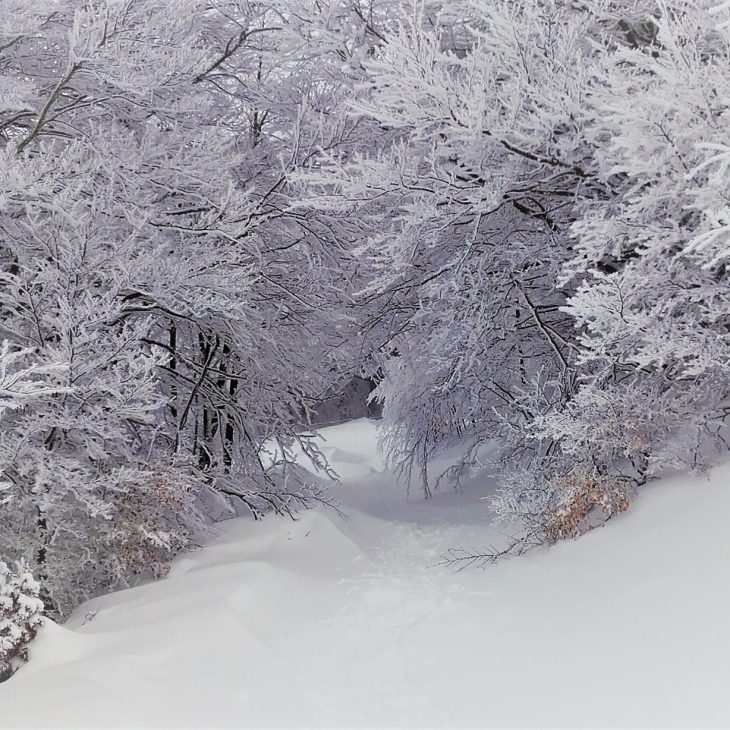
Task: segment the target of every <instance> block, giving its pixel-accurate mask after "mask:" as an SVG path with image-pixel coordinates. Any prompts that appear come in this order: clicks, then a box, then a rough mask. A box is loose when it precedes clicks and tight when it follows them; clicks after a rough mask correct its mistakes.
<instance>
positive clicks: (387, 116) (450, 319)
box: [0, 0, 730, 679]
mask: <svg viewBox="0 0 730 730" xmlns="http://www.w3.org/2000/svg"><path fill="white" fill-rule="evenodd" d="M729 172H730V3H727V2H726V3H722V2H720V0H714V1H713V0H591V1H588V0H174V2H172V1H169V0H34V2H28V1H27V0H0V287H1V288H2V292H3V296H2V298H1V299H0V342H1V343H2V345H1V348H0V679H3V678H7V677H8V676H10V674H12V673H13V671H14V670H15V668H17V666H18V664H19V662H20V660H21V659H22V658H23V656H25V653H26V651H27V643H28V641H29V640H30V638H32V636H33V635H34V634H35V632H36V630H37V627H38V626H39V622H40V621H41V618H40V615H41V614H43V615H44V616H46V617H48V618H50V619H53V620H55V621H63V620H64V619H66V618H67V617H68V616H69V615H70V614H71V612H72V611H73V610H74V609H75V608H76V607H77V606H79V605H80V604H81V603H82V602H84V601H86V600H88V599H90V598H93V597H96V596H100V595H103V594H106V593H108V592H110V591H113V590H117V589H120V588H124V587H128V586H133V585H135V584H136V582H137V581H139V580H140V579H147V578H149V577H161V576H164V575H165V574H166V571H167V570H168V566H169V563H170V561H171V560H172V559H173V558H174V557H175V556H176V555H178V554H181V553H185V552H187V551H190V550H193V549H197V548H199V547H200V546H202V545H204V544H206V543H207V541H208V540H209V539H210V537H211V535H213V534H215V531H216V529H217V525H218V524H219V523H220V522H221V520H225V519H227V518H229V517H232V516H235V515H250V516H252V517H253V518H255V519H256V520H258V519H259V518H262V517H264V516H265V515H267V514H269V513H275V514H279V515H283V516H284V517H285V518H287V519H288V518H289V517H291V516H294V517H296V516H297V515H299V514H300V513H301V512H302V511H303V510H306V509H307V508H309V507H316V506H318V505H322V506H323V508H324V509H329V508H332V509H335V510H336V509H338V507H337V498H336V494H335V492H334V491H333V490H331V489H328V488H327V487H326V486H325V485H324V484H323V482H322V481H321V480H320V479H318V478H313V477H312V474H311V472H310V471H308V470H306V469H303V468H302V466H301V463H300V461H299V460H298V459H297V457H296V454H300V453H303V454H305V455H306V456H307V458H308V459H309V460H310V461H311V462H312V464H314V466H315V467H316V469H317V470H319V473H320V474H322V475H325V476H327V475H329V476H333V474H334V472H335V471H336V469H335V468H334V466H333V465H332V464H331V463H330V461H329V459H328V457H327V454H326V453H324V451H323V450H322V449H321V448H320V446H319V445H318V443H319V442H318V441H317V438H316V436H317V428H318V426H320V425H322V418H321V413H322V408H323V407H324V404H326V403H328V402H331V401H332V399H333V398H336V397H337V396H338V395H339V394H341V393H343V391H346V389H347V388H348V384H350V385H351V384H352V383H353V382H354V381H356V380H357V379H366V380H368V381H369V382H370V383H371V384H372V387H373V390H372V393H371V394H370V400H371V408H375V409H376V410H377V411H378V412H379V411H380V410H381V409H382V420H381V421H380V422H379V431H380V443H381V448H382V451H383V454H384V458H385V460H386V463H387V464H388V465H389V468H391V469H392V470H393V473H395V474H398V475H400V477H401V478H402V479H403V482H404V483H408V484H409V485H410V486H409V489H410V494H411V498H412V499H416V498H417V499H430V498H432V497H434V495H437V494H440V493H442V492H444V491H449V490H453V489H455V488H456V489H458V488H459V485H460V484H461V483H462V482H463V481H464V480H468V479H469V478H470V477H471V475H473V474H474V473H475V472H476V471H478V470H479V469H485V468H488V469H489V470H490V473H491V474H493V475H495V476H496V478H497V487H496V488H495V489H494V490H493V492H492V493H491V496H490V500H489V504H490V509H491V510H492V511H493V514H494V515H495V519H496V521H497V523H498V524H499V525H503V526H504V529H505V530H507V532H508V534H509V536H510V537H509V540H508V541H507V542H506V543H505V545H504V546H498V548H496V549H495V551H494V552H490V551H487V552H484V553H479V554H472V553H470V552H469V551H466V552H458V551H455V552H454V553H452V554H451V555H452V557H451V559H452V560H453V561H456V562H459V561H461V560H464V561H466V562H468V563H471V562H477V563H478V562H480V561H481V562H491V561H493V560H496V559H497V558H499V557H500V555H505V556H509V555H512V554H520V555H523V554H525V553H527V552H529V551H530V550H531V549H532V548H536V547H540V546H545V545H550V544H553V543H556V542H557V541H560V540H562V539H564V538H574V537H576V536H578V535H582V534H584V533H587V532H591V531H592V530H593V528H595V527H597V526H599V525H601V524H603V523H604V522H606V521H607V520H609V519H610V518H611V517H613V516H614V515H617V514H619V513H623V512H625V511H627V510H628V509H629V508H630V505H631V504H632V502H633V501H634V500H635V498H636V495H637V494H638V493H639V492H640V491H641V489H642V487H644V485H646V484H648V483H649V482H652V481H653V480H655V479H656V478H657V477H662V476H664V475H667V474H676V473H678V472H680V473H681V472H685V471H690V470H702V469H706V468H709V467H710V466H711V465H713V464H715V463H718V462H721V461H723V460H727V451H728V448H730V442H728V431H727V417H728V415H730V285H729V284H730V282H729V280H728V274H729V270H728V266H729V265H730V243H729V242H730V175H729V174H728V173H729ZM454 449H457V450H458V454H459V458H458V459H456V460H454V461H453V463H450V464H449V465H448V467H444V468H440V467H439V464H441V463H442V462H440V461H439V459H440V457H441V456H442V455H443V454H446V453H452V452H453V450H454ZM396 488H401V487H396ZM403 488H405V487H403ZM266 519H271V518H269V517H267V518H266ZM579 543H580V541H579ZM457 547H458V545H454V548H457ZM519 559H520V560H521V559H522V558H519Z"/></svg>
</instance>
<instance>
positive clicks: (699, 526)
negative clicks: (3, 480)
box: [0, 421, 730, 728]
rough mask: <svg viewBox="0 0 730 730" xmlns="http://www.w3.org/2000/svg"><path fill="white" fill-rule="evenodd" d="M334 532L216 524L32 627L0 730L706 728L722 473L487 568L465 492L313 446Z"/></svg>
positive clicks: (718, 602)
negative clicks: (576, 536) (322, 458)
mask: <svg viewBox="0 0 730 730" xmlns="http://www.w3.org/2000/svg"><path fill="white" fill-rule="evenodd" d="M325 436H326V438H327V442H326V443H325V445H324V448H325V451H326V452H327V453H328V454H329V456H330V457H331V458H332V459H333V460H334V461H335V465H336V467H337V468H338V470H339V471H340V472H341V473H342V475H343V484H342V485H341V486H339V487H337V489H338V490H339V494H340V496H341V500H342V502H343V505H344V508H345V511H346V512H347V514H348V516H349V519H342V518H341V517H339V516H338V515H337V514H335V513H334V512H331V511H321V510H316V511H310V512H307V513H305V514H302V515H301V517H300V519H299V520H298V521H296V522H292V521H287V520H284V519H275V518H271V519H266V520H264V521H262V522H258V523H256V522H253V521H251V520H247V519H236V520H231V521H229V522H228V523H225V524H224V525H223V527H222V534H221V535H220V537H219V539H218V540H217V541H216V542H215V543H214V544H212V545H211V546H209V547H207V548H206V549H204V550H201V551H199V552H197V553H195V554H190V555H187V556H184V557H182V558H180V559H179V560H177V561H176V563H175V565H174V567H173V569H172V572H171V574H170V576H169V577H168V578H167V579H165V580H162V581H159V582H156V583H152V584H149V585H145V586H141V587H139V588H135V589H132V590H127V591H121V592H119V593H116V594H112V595H108V596H104V597H102V598H100V599H96V600H94V601H91V602H89V603H87V604H86V605H84V606H82V607H81V608H80V609H79V610H78V611H77V613H76V614H75V615H74V617H73V618H72V620H71V621H69V623H68V624H67V625H66V626H63V627H61V626H57V625H54V624H52V623H47V625H46V626H45V627H44V629H43V630H42V632H41V635H40V637H39V639H38V640H37V643H36V644H35V645H34V648H33V652H32V660H31V662H30V664H28V665H27V666H25V667H24V668H23V669H22V670H21V671H20V672H19V673H18V674H17V675H16V676H15V677H14V678H13V679H11V680H10V681H9V682H7V683H5V684H4V685H0V727H3V728H6V727H7V728H11V727H12V728H27V727H74V728H80V727H94V728H102V727H225V726H228V727H234V726H235V727H263V726H284V727H308V726H315V727H363V726H369V727H379V728H383V727H474V726H500V727H505V726H514V725H522V726H524V725H528V726H540V727H546V726H560V727H568V726H580V727H588V726H604V727H605V726H631V727H637V726H649V725H652V726H657V725H660V726H666V727H670V726H692V727H700V726H727V725H729V724H730V700H728V699H727V691H726V688H727V685H728V680H729V679H730V677H729V676H728V674H729V671H728V663H727V657H726V655H727V646H728V645H730V623H729V622H728V620H727V616H728V615H730V540H729V539H728V534H727V515H728V514H730V489H728V486H729V485H728V481H729V480H730V467H725V468H721V469H718V470H716V471H715V472H714V473H713V474H712V476H711V478H709V479H708V478H706V477H704V478H703V477H692V478H690V477H683V478H674V479H668V480H665V481H663V482H660V483H657V484H655V485H653V486H650V487H648V488H647V489H645V491H644V493H643V495H642V496H641V498H640V499H639V501H638V502H637V504H636V505H635V507H634V508H633V509H632V510H631V511H630V512H629V513H627V514H626V515H624V516H622V517H620V518H618V519H615V520H614V521H612V522H611V523H609V525H608V526H606V527H604V528H602V529H599V530H596V531H595V532H593V533H591V534H589V535H587V536H585V537H583V538H581V539H580V540H578V541H570V542H565V543H562V544H560V545H558V546H556V547H554V548H552V549H550V550H547V551H543V552H535V553H533V554H531V555H527V556H525V557H522V558H518V559H514V560H510V561H507V562H503V563H501V564H499V565H497V566H494V567H491V568H488V569H486V570H483V571H481V570H472V571H464V572H461V573H455V572H453V571H449V570H445V569H443V568H439V567H434V563H436V562H437V561H438V559H439V556H440V555H441V554H442V553H443V552H444V551H445V550H446V549H447V548H449V547H454V546H458V545H464V546H468V547H472V546H473V547H478V546H480V545H483V544H486V543H488V542H490V541H491V540H492V539H495V535H494V534H493V533H492V534H490V532H489V529H488V528H487V527H485V526H484V525H485V522H486V521H488V518H489V514H488V511H487V508H486V506H485V502H484V501H482V500H480V499H479V498H480V497H481V496H483V494H484V493H485V491H487V490H488V489H489V488H490V485H489V484H487V483H481V484H480V483H479V482H478V481H475V482H472V483H471V484H468V485H467V487H466V489H465V492H464V493H463V494H461V495H455V494H451V493H446V494H441V495H438V496H437V498H436V499H434V500H433V501H431V502H429V503H424V502H423V501H421V500H420V499H419V498H418V497H417V496H414V497H413V498H411V499H410V500H409V499H407V498H406V496H405V493H404V489H403V487H402V486H401V485H398V484H397V483H396V480H395V479H394V477H393V476H392V475H391V474H389V473H388V472H387V471H385V470H384V469H383V466H382V463H381V461H380V460H379V458H378V456H377V452H376V448H375V432H374V426H373V424H371V423H370V422H367V421H357V422H353V423H349V424H344V425H342V426H338V427H333V428H331V429H326V431H325Z"/></svg>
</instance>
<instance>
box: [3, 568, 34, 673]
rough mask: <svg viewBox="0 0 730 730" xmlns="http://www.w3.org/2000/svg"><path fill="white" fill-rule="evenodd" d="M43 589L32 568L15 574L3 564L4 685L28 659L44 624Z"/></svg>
mask: <svg viewBox="0 0 730 730" xmlns="http://www.w3.org/2000/svg"><path fill="white" fill-rule="evenodd" d="M39 590H40V586H39V585H38V583H37V582H36V581H35V580H34V579H33V575H32V574H31V572H30V571H29V570H28V566H27V565H26V564H25V563H23V562H18V563H16V567H15V570H12V569H11V568H10V567H8V565H7V564H6V563H4V562H3V561H2V560H0V682H3V681H5V680H6V679H8V678H9V677H10V676H11V675H12V674H13V672H14V671H15V670H16V669H17V668H18V664H19V662H21V661H26V660H27V659H28V644H29V643H30V642H31V641H32V640H33V638H34V637H35V635H36V632H37V631H38V628H39V626H40V624H41V613H42V612H43V602H42V601H41V600H40V599H39V598H38V593H39Z"/></svg>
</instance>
